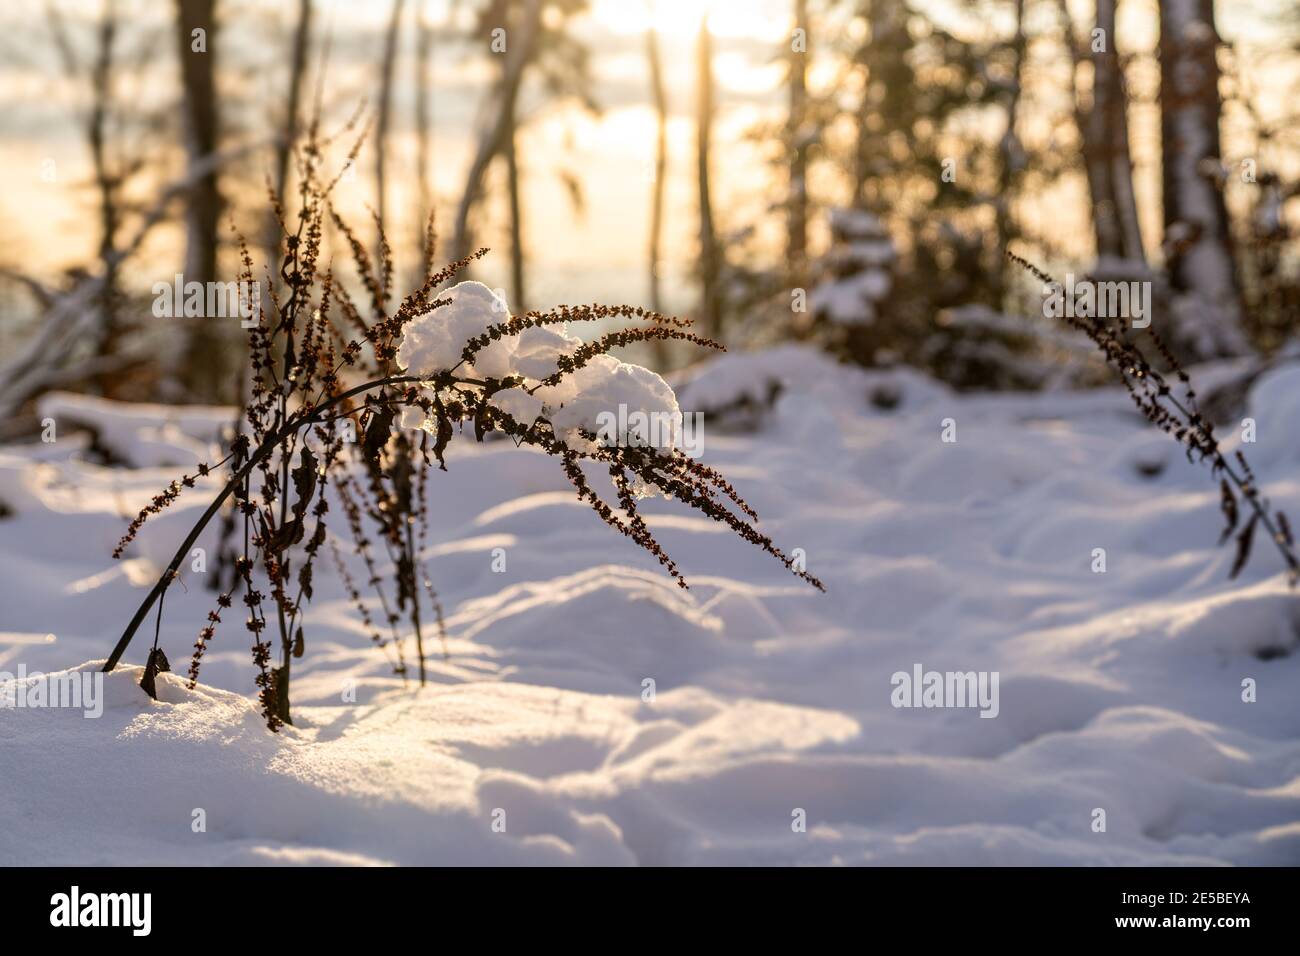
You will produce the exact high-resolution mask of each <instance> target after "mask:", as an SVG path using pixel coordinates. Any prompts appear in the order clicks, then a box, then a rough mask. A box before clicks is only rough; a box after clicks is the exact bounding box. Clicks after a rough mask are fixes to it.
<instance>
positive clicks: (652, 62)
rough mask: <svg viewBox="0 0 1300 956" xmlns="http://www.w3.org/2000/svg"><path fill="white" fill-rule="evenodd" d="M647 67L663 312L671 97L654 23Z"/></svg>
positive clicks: (655, 274) (653, 246) (654, 248)
mask: <svg viewBox="0 0 1300 956" xmlns="http://www.w3.org/2000/svg"><path fill="white" fill-rule="evenodd" d="M645 55H646V63H647V65H648V66H649V67H650V96H651V99H652V100H653V102H654V107H655V120H656V129H657V133H656V137H655V161H654V162H655V166H654V177H655V180H654V194H653V196H652V198H651V201H650V265H649V279H650V308H652V309H654V310H655V311H656V312H662V311H663V299H662V297H661V295H660V286H659V242H660V239H661V237H662V235H663V221H664V175H665V174H666V173H667V171H668V93H667V91H666V90H665V88H664V71H663V62H662V59H661V57H660V56H659V37H658V35H657V34H656V33H655V28H654V24H653V22H652V23H651V25H650V26H649V28H647V29H646V32H645Z"/></svg>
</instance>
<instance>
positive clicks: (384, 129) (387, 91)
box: [375, 0, 405, 291]
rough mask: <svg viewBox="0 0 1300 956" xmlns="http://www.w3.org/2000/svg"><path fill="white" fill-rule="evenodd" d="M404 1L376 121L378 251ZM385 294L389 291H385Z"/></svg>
mask: <svg viewBox="0 0 1300 956" xmlns="http://www.w3.org/2000/svg"><path fill="white" fill-rule="evenodd" d="M404 4H405V0H393V12H392V14H391V15H390V16H389V18H388V29H387V31H386V32H385V34H384V58H383V62H382V63H381V65H380V79H379V110H378V116H376V117H375V203H376V205H375V215H376V217H377V218H378V220H379V222H378V224H377V231H378V235H376V237H375V248H376V249H378V248H380V247H381V246H382V245H383V234H384V218H385V213H386V212H387V208H386V205H385V197H386V190H385V188H384V187H385V175H384V174H385V166H386V163H385V160H387V158H388V124H389V120H390V118H391V116H392V112H393V65H394V62H395V61H396V59H397V29H398V27H399V26H400V25H401V22H402V7H403V5H404ZM385 291H386V290H385Z"/></svg>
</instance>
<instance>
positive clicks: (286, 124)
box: [267, 0, 312, 244]
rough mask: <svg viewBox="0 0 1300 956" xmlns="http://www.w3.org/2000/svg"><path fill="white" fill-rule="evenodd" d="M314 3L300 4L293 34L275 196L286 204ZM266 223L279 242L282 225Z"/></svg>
mask: <svg viewBox="0 0 1300 956" xmlns="http://www.w3.org/2000/svg"><path fill="white" fill-rule="evenodd" d="M311 3H312V0H298V24H297V26H296V27H295V28H294V31H293V51H292V53H291V54H290V61H289V89H288V95H287V96H286V98H285V110H284V119H283V122H282V124H281V127H282V130H283V132H282V133H281V139H280V140H279V142H277V143H276V145H275V195H276V198H277V199H279V200H280V202H284V191H285V189H286V188H287V187H288V183H289V156H290V153H291V151H292V150H293V143H294V140H295V139H296V138H297V135H298V114H299V112H300V111H301V103H302V85H303V78H304V76H305V75H306V72H307V54H308V50H309V48H310V46H311V23H312V5H311ZM269 219H270V221H269V222H268V223H267V230H268V235H269V237H270V238H269V240H268V241H269V243H270V244H274V243H276V242H278V239H279V233H280V230H279V225H278V223H276V221H275V216H274V214H272V215H271V216H270V217H269Z"/></svg>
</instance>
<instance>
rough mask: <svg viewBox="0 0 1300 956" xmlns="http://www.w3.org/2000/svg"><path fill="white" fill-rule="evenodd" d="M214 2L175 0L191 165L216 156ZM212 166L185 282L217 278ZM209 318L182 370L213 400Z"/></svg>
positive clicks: (216, 356) (192, 200) (192, 208)
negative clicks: (213, 43)
mask: <svg viewBox="0 0 1300 956" xmlns="http://www.w3.org/2000/svg"><path fill="white" fill-rule="evenodd" d="M216 6H217V5H216V0H176V52H177V58H178V63H179V65H180V72H181V88H182V90H183V91H184V127H185V153H186V156H187V157H188V162H189V164H190V165H191V166H193V165H194V164H196V163H198V162H199V161H201V160H202V159H203V158H204V157H207V156H209V155H211V154H212V153H214V152H216V149H217V142H218V138H219V135H220V131H219V129H218V124H219V116H218V111H217V84H216V67H215V56H216V53H215V48H212V49H209V45H210V43H211V41H212V39H213V38H214V35H215V31H216V26H217V23H216ZM217 175H218V171H217V169H216V168H215V167H214V168H212V169H210V170H209V171H208V172H207V174H206V175H204V176H201V177H199V178H197V179H196V180H195V182H194V184H193V185H192V186H191V187H190V191H189V194H188V196H187V197H186V198H187V201H186V204H185V240H186V241H185V281H186V282H187V283H188V282H201V283H208V282H215V281H216V279H217V244H218V239H217V229H218V223H219V220H220V217H221V206H222V201H221V192H220V189H219V188H218V182H217ZM212 323H213V318H212V317H211V316H208V317H203V318H200V319H198V321H197V323H196V324H194V325H189V326H182V328H184V329H185V332H184V336H185V344H184V351H183V355H182V358H181V362H180V368H179V370H168V373H169V374H171V372H173V371H179V372H180V374H181V376H182V378H183V380H184V382H185V385H186V386H187V388H188V390H189V392H190V394H191V396H192V397H196V398H199V399H202V400H206V401H214V400H218V399H221V398H229V397H232V396H229V395H223V394H222V393H223V392H224V391H226V389H225V388H224V386H225V383H226V381H227V379H228V376H227V375H226V374H225V369H224V368H223V366H222V358H223V353H224V347H223V346H224V343H223V339H224V338H225V337H224V336H222V335H220V334H219V331H218V330H217V329H216V328H215V327H214V326H213V324H212Z"/></svg>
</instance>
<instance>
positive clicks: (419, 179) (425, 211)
mask: <svg viewBox="0 0 1300 956" xmlns="http://www.w3.org/2000/svg"><path fill="white" fill-rule="evenodd" d="M432 46H433V27H432V26H431V25H430V23H429V10H428V4H427V3H425V2H420V3H419V4H418V9H417V12H416V26H415V64H414V70H415V98H414V102H413V104H412V109H413V110H414V111H415V184H416V196H417V201H418V202H419V205H420V208H419V210H418V215H417V216H416V229H417V230H418V231H419V234H418V236H417V239H418V241H419V243H420V245H421V251H422V252H423V257H424V260H425V261H429V260H431V259H432V256H433V250H432V249H428V248H424V246H425V242H426V240H425V230H424V226H425V223H426V222H427V221H428V218H429V215H430V214H431V212H432V211H433V186H432V184H431V181H430V165H431V163H432V145H431V138H432V133H431V131H430V126H429V84H430V83H431V82H432V79H431V77H430V76H429V59H430V51H431V48H432Z"/></svg>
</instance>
